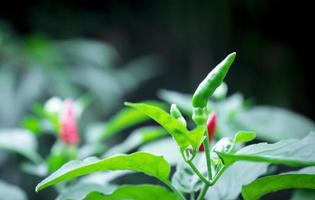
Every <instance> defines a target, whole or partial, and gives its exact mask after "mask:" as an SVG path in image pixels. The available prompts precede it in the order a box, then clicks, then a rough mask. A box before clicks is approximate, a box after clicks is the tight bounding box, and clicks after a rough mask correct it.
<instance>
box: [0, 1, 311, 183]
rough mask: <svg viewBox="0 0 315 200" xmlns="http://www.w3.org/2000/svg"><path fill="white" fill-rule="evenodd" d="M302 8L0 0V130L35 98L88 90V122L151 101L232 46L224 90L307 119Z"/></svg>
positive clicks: (187, 83)
mask: <svg viewBox="0 0 315 200" xmlns="http://www.w3.org/2000/svg"><path fill="white" fill-rule="evenodd" d="M310 8H311V6H310V5H307V3H306V2H303V1H301V2H299V3H298V4H297V3H296V2H292V3H290V2H283V1H271V0H268V1H262V0H261V1H251V0H242V1H227V0H213V1H180V0H173V1H131V0H122V1H85V0H67V1H62V0H55V1H48V0H41V1H38V0H29V1H14V0H13V1H9V2H6V3H5V4H4V3H3V4H2V5H1V6H0V99H1V103H0V128H1V129H4V128H13V127H17V126H20V125H21V120H22V119H23V118H24V117H25V116H26V115H27V114H28V113H29V112H30V111H31V109H32V105H33V103H34V102H44V101H45V100H47V99H48V98H50V97H52V96H60V97H62V98H66V97H69V96H70V97H73V98H79V97H81V96H82V95H84V94H89V95H91V96H92V99H93V100H92V103H91V105H90V108H89V111H88V113H87V116H88V117H87V119H88V120H86V121H84V120H82V121H84V123H88V122H89V121H95V120H97V121H105V120H106V119H107V118H108V117H109V116H110V115H112V114H114V113H115V112H116V111H117V110H119V109H121V108H122V107H123V104H122V103H123V101H126V100H128V101H140V100H144V99H156V98H157V91H158V90H159V89H162V88H164V89H171V90H177V91H180V92H184V93H192V92H193V91H194V89H195V88H196V86H197V84H198V83H199V82H200V80H202V79H203V77H204V76H205V75H206V74H207V73H208V72H209V71H210V70H211V69H212V68H213V67H214V66H215V65H216V64H217V63H218V62H220V61H221V60H222V59H223V58H224V57H225V56H226V55H227V54H228V53H230V52H233V51H236V52H237V53H238V57H237V60H236V62H235V64H234V65H233V67H232V68H231V72H230V73H229V75H228V77H227V79H226V82H227V84H228V86H229V92H230V93H234V92H237V91H241V92H242V93H243V94H244V96H245V97H248V98H250V99H252V100H253V102H255V103H257V104H271V105H277V106H283V107H286V108H289V109H291V110H294V111H296V112H299V113H301V114H303V115H305V116H308V117H309V118H311V119H313V120H314V119H315V106H314V102H315V99H314V95H313V94H312V93H313V91H314V87H313V86H314V80H313V75H312V65H313V63H312V61H313V57H312V55H311V52H312V51H308V49H309V48H310V46H311V41H312V40H313V35H312V33H311V31H310V30H309V29H310V28H311V24H312V17H311V12H309V10H310ZM0 156H1V155H0ZM0 160H1V159H0ZM12 162H13V161H12ZM0 170H4V169H3V168H0ZM5 173H6V172H5V171H0V175H1V176H4V177H5V176H6V175H5ZM34 182H36V181H34Z"/></svg>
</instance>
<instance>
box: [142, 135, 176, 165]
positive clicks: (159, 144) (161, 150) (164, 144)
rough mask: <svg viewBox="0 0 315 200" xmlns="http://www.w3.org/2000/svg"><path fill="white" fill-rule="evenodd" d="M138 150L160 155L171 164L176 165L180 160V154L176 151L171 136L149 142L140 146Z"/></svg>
mask: <svg viewBox="0 0 315 200" xmlns="http://www.w3.org/2000/svg"><path fill="white" fill-rule="evenodd" d="M139 151H143V152H148V153H151V154H154V155H161V156H163V157H164V158H165V160H167V161H168V162H169V163H170V164H171V165H176V164H177V163H179V162H180V161H182V156H181V154H180V152H179V151H178V146H177V145H176V142H175V141H174V140H173V139H172V138H171V137H166V138H162V139H160V140H157V141H154V142H150V143H148V144H145V145H143V146H141V147H140V149H139Z"/></svg>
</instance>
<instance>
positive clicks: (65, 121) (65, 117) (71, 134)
mask: <svg viewBox="0 0 315 200" xmlns="http://www.w3.org/2000/svg"><path fill="white" fill-rule="evenodd" d="M60 120H61V127H60V137H61V140H62V141H63V142H64V143H66V144H70V145H77V144H78V143H79V141H80V136H79V133H78V128H77V122H76V118H75V112H74V102H73V100H72V99H66V100H65V102H64V108H63V113H62V115H61V119H60Z"/></svg>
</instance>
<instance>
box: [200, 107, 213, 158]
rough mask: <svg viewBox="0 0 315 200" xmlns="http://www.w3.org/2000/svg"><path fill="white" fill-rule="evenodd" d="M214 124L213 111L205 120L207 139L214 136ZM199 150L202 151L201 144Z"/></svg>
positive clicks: (211, 138)
mask: <svg viewBox="0 0 315 200" xmlns="http://www.w3.org/2000/svg"><path fill="white" fill-rule="evenodd" d="M216 126H217V114H216V113H215V112H214V113H212V114H211V115H210V116H209V118H208V121H207V130H208V139H209V141H212V140H213V138H214V133H215V129H216ZM199 151H200V152H202V151H204V146H203V144H201V145H200V147H199Z"/></svg>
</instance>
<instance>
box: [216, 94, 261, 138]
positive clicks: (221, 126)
mask: <svg viewBox="0 0 315 200" xmlns="http://www.w3.org/2000/svg"><path fill="white" fill-rule="evenodd" d="M243 104H244V99H243V96H242V95H241V94H239V93H236V94H233V95H231V96H229V97H228V98H226V99H225V100H223V101H219V102H215V103H212V104H210V105H211V107H212V109H213V111H215V112H216V113H217V121H218V123H217V124H218V126H217V132H216V133H218V134H217V135H216V137H218V136H220V137H234V134H235V133H236V132H237V131H238V130H252V131H255V129H248V128H245V127H242V126H241V127H237V128H235V127H234V126H233V125H234V121H235V116H236V115H237V113H239V112H240V111H242V110H243V108H244V105H243Z"/></svg>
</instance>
